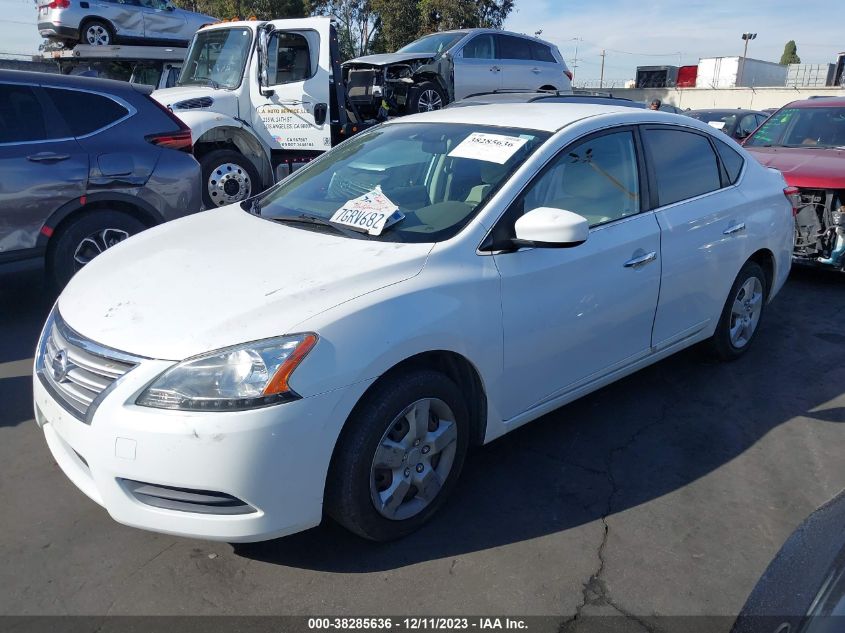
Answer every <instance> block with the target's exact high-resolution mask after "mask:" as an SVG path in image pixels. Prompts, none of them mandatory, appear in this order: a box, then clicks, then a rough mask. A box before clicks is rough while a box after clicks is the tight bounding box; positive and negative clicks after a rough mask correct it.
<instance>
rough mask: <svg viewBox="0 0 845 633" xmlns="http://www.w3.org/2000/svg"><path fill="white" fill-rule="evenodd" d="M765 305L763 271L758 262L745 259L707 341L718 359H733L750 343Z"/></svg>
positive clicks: (745, 349) (764, 274)
mask: <svg viewBox="0 0 845 633" xmlns="http://www.w3.org/2000/svg"><path fill="white" fill-rule="evenodd" d="M765 306H766V273H764V272H763V269H762V268H761V267H760V265H759V264H757V263H755V262H746V263H745V265H744V266H743V267H742V269H740V271H739V274H738V275H737V277H736V280H735V281H734V284H733V286H732V287H731V291H730V293H729V294H728V300H727V301H726V302H725V307H724V308H723V309H722V315H721V317H720V318H719V324H718V325H717V326H716V331H715V332H714V333H713V337H712V338H711V339H710V341H709V346H710V349H711V351H712V352H713V353H714V354H715V355H716V356H717V357H718V358H719V359H721V360H735V359H737V358H739V357H740V356H742V355H743V354H744V353H745V352H746V351H748V348H749V347H750V345H751V341H752V340H753V339H754V335H755V334H756V333H757V329H758V328H759V326H760V321H761V320H762V318H763V310H764V308H765Z"/></svg>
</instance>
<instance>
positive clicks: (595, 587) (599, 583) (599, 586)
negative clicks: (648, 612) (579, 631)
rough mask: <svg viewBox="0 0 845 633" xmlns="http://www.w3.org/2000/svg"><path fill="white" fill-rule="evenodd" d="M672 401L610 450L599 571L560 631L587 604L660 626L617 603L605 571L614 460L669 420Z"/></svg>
mask: <svg viewBox="0 0 845 633" xmlns="http://www.w3.org/2000/svg"><path fill="white" fill-rule="evenodd" d="M671 402H672V399H671V398H666V399H665V400H664V402H663V405H662V407H661V409H662V410H661V412H660V415H659V416H658V418H657V419H656V420H653V421H652V422H649V423H648V424H646V425H644V426H642V427H640V428H639V429H637V431H636V432H634V433H633V434H632V435H631V436H630V437H629V438H628V440H627V441H626V442H625V443H624V444H622V445H620V446H616V447H614V448H613V449H612V450H611V451H610V453H608V456H607V460H606V462H605V469H604V471H602V472H603V474H604V475H605V476H606V477H607V480H608V483H609V484H610V494H609V495H608V496H607V507H606V509H605V512H604V513H603V514H602V516H601V517H600V520H601V523H602V527H603V528H604V530H603V533H602V539H601V543H599V546H598V550H597V551H596V555H597V557H598V559H599V565H598V569H596V571H595V572H594V573H593V574H592V575H591V576H590V578H589V580H587V582H586V583H584V589H583V599H582V601H581V604H579V605H578V606H577V607H575V615H573V616H572V617H571V618H567V619H566V620H564V621H563V622H562V623H561V625H560V628H559V631H560V633H569V632H572V631H575V630H576V627H577V622H578V620H579V619H581V617H582V614H583V611H584V609H585V608H586V607H587V605H591V606H605V605H606V606H609V607H611V608H612V609H614V610H615V611H617V612H618V613H620V614H622V615H624V616H625V617H626V618H628V619H630V620H633V621H634V622H636V623H637V624H639V625H640V626H642V627H643V628H644V629H645V630H646V631H648V632H649V633H656V632H657V631H658V630H659V629H658V628H656V627H655V626H654V625H652V624H650V623H649V622H647V621H645V620H643V619H642V618H640V617H638V616H636V615H634V614H633V613H631V612H629V611H627V610H626V609H624V608H622V607H621V606H619V605H618V604H616V603H614V602H613V600H612V599H611V597H610V592H609V591H608V589H607V583H606V582H605V581H604V578H603V574H604V567H605V562H606V561H605V549H606V548H607V541H608V538H609V536H610V525H609V524H608V522H607V518H608V517H609V516H610V514H611V513H612V511H613V499H614V497H615V496H616V494H617V493H618V492H619V485H618V484H617V482H616V478H615V477H614V475H613V463H614V460H615V459H616V457H617V455H619V454H620V453H622V452H624V451H625V450H627V449H628V448H630V447H631V446H632V445H633V444H634V443H636V442H637V440H639V439H640V437H641V436H642V435H644V434H645V433H646V432H648V431H649V430H651V429H652V428H654V427H655V426H657V425H659V424H662V423H663V422H665V420H666V416H667V414H668V412H669V406H670V403H671Z"/></svg>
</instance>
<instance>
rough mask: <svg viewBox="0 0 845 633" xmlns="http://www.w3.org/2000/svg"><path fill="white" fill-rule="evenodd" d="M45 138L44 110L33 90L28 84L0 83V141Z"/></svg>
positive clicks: (15, 141) (9, 141)
mask: <svg viewBox="0 0 845 633" xmlns="http://www.w3.org/2000/svg"><path fill="white" fill-rule="evenodd" d="M46 138H47V126H46V121H45V117H44V112H43V111H42V110H41V103H39V101H38V97H36V96H35V91H34V90H33V89H32V88H31V87H29V86H17V85H0V143H21V142H26V141H29V142H32V141H43V140H45V139H46Z"/></svg>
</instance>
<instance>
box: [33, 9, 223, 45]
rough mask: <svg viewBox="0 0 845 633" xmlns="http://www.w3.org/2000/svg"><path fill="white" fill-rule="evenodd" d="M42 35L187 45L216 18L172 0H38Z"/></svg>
mask: <svg viewBox="0 0 845 633" xmlns="http://www.w3.org/2000/svg"><path fill="white" fill-rule="evenodd" d="M38 1H39V4H38V31H39V32H40V33H41V36H42V37H48V38H53V39H58V40H65V41H69V42H72V43H73V44H76V43H77V42H79V43H80V44H90V45H92V46H106V45H109V44H117V43H139V44H163V45H174V44H178V45H182V46H187V44H188V42H189V41H190V39H191V38H192V37H193V35H194V33H195V32H196V31H197V29H199V28H200V27H201V26H202V25H204V24H210V23H213V22H217V21H218V20H217V18H213V17H211V16H210V15H204V14H202V13H193V12H191V11H184V10H182V9H177V8H176V7H175V6H173V3H172V2H171V1H170V0H49V1H47V0H38Z"/></svg>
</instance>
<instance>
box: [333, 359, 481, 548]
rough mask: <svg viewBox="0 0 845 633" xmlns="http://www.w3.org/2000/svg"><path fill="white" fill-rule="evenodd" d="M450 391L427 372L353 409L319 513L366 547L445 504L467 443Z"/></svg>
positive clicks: (462, 407) (455, 395) (405, 376)
mask: <svg viewBox="0 0 845 633" xmlns="http://www.w3.org/2000/svg"><path fill="white" fill-rule="evenodd" d="M468 424H469V414H468V412H467V406H466V403H465V402H464V399H463V396H462V395H461V391H460V389H459V388H458V386H457V385H456V384H455V383H454V382H453V381H452V380H450V379H449V378H448V377H446V376H444V375H443V374H441V373H439V372H435V371H431V370H415V371H409V372H402V373H399V374H395V375H393V376H390V377H388V378H386V379H385V380H384V381H383V382H381V383H380V384H379V385H377V386H376V387H375V388H374V389H373V390H372V391H371V392H370V393H368V394H367V396H365V399H364V400H363V401H362V402H361V403H360V404H359V405H358V406H357V407H356V409H355V411H354V412H353V414H352V415H351V416H350V418H349V420H347V423H346V427H345V428H344V432H343V434H342V436H341V438H340V440H339V442H338V446H337V449H336V451H335V455H334V458H333V460H332V465H331V468H330V471H329V479H328V482H327V485H326V510H327V512H328V514H329V515H330V516H331V517H332V518H333V519H335V520H336V521H337V522H338V523H340V524H341V525H343V526H344V527H346V528H347V529H349V530H351V531H352V532H354V533H356V534H358V535H360V536H363V537H364V538H367V539H371V540H374V541H389V540H393V539H396V538H400V537H402V536H405V535H407V534H410V533H411V532H413V531H414V530H416V529H417V528H419V527H420V526H421V525H422V524H423V523H424V522H425V521H427V520H428V519H429V518H430V517H431V516H432V515H433V514H434V513H435V512H436V510H437V509H438V508H439V507H440V505H441V504H442V503H443V501H444V500H445V499H446V497H447V496H448V494H449V493H450V491H451V490H452V488H453V487H454V485H455V482H456V481H457V479H458V476H459V475H460V472H461V468H462V466H463V462H464V457H465V456H466V452H467V446H468V443H469V427H468Z"/></svg>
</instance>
